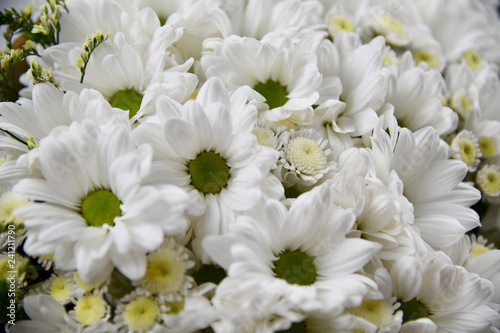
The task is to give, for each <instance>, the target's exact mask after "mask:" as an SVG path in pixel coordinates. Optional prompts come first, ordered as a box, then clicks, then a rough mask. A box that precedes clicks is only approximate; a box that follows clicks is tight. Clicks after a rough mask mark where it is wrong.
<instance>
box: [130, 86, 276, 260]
mask: <svg viewBox="0 0 500 333" xmlns="http://www.w3.org/2000/svg"><path fill="white" fill-rule="evenodd" d="M249 93H250V89H248V87H243V88H241V89H239V90H237V91H235V92H234V93H233V94H232V96H231V97H229V96H228V93H227V91H226V89H225V88H224V86H223V85H222V82H221V81H220V80H218V79H216V78H213V79H210V80H209V81H207V82H206V83H205V84H204V85H203V86H202V87H201V89H200V91H199V93H198V96H197V97H196V101H193V100H191V101H188V102H186V103H185V104H184V105H181V104H179V103H176V102H175V101H173V100H172V99H169V98H162V99H161V103H158V104H157V109H158V110H157V111H158V113H159V114H158V116H159V117H158V118H159V121H154V120H151V121H149V122H145V123H143V124H141V125H140V126H139V127H138V128H137V129H136V131H135V135H136V137H137V139H138V141H139V142H149V143H151V145H152V146H153V148H154V150H155V162H154V163H153V173H152V175H151V176H150V177H149V182H151V183H153V184H157V183H168V184H174V185H177V186H181V187H182V188H184V189H185V190H186V191H188V192H189V195H190V197H191V203H190V205H189V210H188V213H189V214H190V215H192V216H198V218H196V221H195V225H194V228H195V233H196V235H197V236H198V237H204V236H205V235H207V234H219V233H224V232H226V231H227V228H228V225H229V224H230V223H232V221H234V214H235V212H237V211H244V210H247V209H249V208H251V207H252V206H253V205H255V203H256V202H257V201H258V200H259V199H260V198H261V197H262V195H263V191H264V189H263V188H264V186H269V188H267V189H265V191H271V192H275V193H276V192H278V193H279V192H280V191H281V194H278V193H277V196H278V197H280V195H282V191H283V190H282V187H281V185H279V182H278V184H276V182H277V180H274V181H273V180H272V179H269V178H268V176H270V175H269V170H270V169H271V168H272V167H273V166H274V164H275V161H276V159H277V154H278V153H277V152H276V151H275V150H273V149H271V148H268V147H264V146H260V145H259V144H258V142H257V138H256V137H255V136H254V135H253V134H252V130H253V127H254V124H255V121H256V110H255V107H253V106H252V105H251V104H247V99H248V97H249ZM271 176H272V175H271ZM272 177H274V176H272ZM264 184H265V185H264ZM275 187H276V188H277V189H276V190H274V189H273V188H275ZM195 250H196V249H195Z"/></svg>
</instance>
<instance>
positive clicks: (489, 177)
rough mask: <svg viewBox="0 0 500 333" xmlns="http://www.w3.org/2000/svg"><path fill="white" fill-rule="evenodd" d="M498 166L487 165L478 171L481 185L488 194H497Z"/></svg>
mask: <svg viewBox="0 0 500 333" xmlns="http://www.w3.org/2000/svg"><path fill="white" fill-rule="evenodd" d="M499 169H500V168H495V167H492V166H487V167H485V168H483V169H482V170H481V172H480V177H479V178H480V181H481V186H482V187H483V188H485V189H486V190H487V191H488V193H489V194H492V195H498V193H500V170H499Z"/></svg>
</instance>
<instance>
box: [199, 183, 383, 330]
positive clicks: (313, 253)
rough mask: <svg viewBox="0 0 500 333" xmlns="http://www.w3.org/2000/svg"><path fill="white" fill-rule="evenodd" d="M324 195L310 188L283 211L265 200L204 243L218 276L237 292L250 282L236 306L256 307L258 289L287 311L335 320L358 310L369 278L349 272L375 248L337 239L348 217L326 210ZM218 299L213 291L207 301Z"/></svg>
mask: <svg viewBox="0 0 500 333" xmlns="http://www.w3.org/2000/svg"><path fill="white" fill-rule="evenodd" d="M331 195H332V192H331V191H330V188H329V187H328V186H325V185H322V186H319V187H316V188H314V189H313V190H311V191H309V192H307V193H305V194H302V195H301V196H299V197H298V198H297V199H296V200H295V201H294V202H293V204H292V206H291V208H290V210H289V211H288V210H287V208H286V207H285V206H284V204H283V203H281V202H278V201H276V200H267V201H266V202H264V203H262V206H260V207H256V209H254V210H252V211H251V212H249V213H248V214H247V215H245V216H241V217H239V218H238V220H237V223H235V224H234V225H233V226H232V228H231V231H230V232H229V233H226V234H224V235H221V236H209V237H207V238H205V240H204V241H203V243H202V244H203V247H204V249H205V251H206V252H207V253H208V254H209V255H210V257H211V258H212V260H213V261H214V262H216V263H217V264H219V265H220V266H222V267H223V268H224V269H225V270H226V271H227V272H228V277H227V278H226V279H228V280H229V281H231V280H234V281H236V282H238V283H240V282H241V287H240V288H246V283H245V282H244V281H248V280H251V281H255V282H256V283H255V286H254V287H253V288H255V289H254V291H253V292H249V293H247V294H248V295H246V297H245V298H241V299H238V300H237V301H238V302H241V303H242V304H243V303H247V305H248V302H250V303H251V302H258V299H259V297H257V298H255V299H253V300H252V298H253V296H255V295H259V294H260V292H261V291H264V292H267V293H269V295H280V296H282V297H283V301H284V303H285V304H286V305H287V308H285V309H284V310H286V312H287V313H296V312H297V311H298V312H299V313H304V314H306V315H307V313H308V312H321V313H329V314H331V315H335V314H339V313H341V312H342V311H343V309H344V307H349V306H357V305H359V300H360V299H359V297H360V296H362V295H363V294H366V293H367V292H368V291H369V289H370V288H371V287H372V286H373V281H372V280H370V279H369V278H366V277H364V276H362V275H358V274H357V273H356V272H357V271H358V270H359V269H361V268H362V267H363V266H364V265H365V264H366V263H367V262H368V261H369V260H370V259H371V258H372V257H373V256H374V254H375V253H376V252H377V251H378V250H380V248H381V246H380V245H379V244H376V243H373V242H369V241H366V240H362V239H355V238H346V237H345V235H346V233H347V232H348V231H349V230H350V229H351V228H352V226H353V224H354V215H353V214H352V213H350V212H349V211H347V210H344V209H342V208H333V206H332V205H331V200H332V198H331ZM312 226H313V227H312ZM228 283H229V282H228ZM238 283H233V286H234V288H233V290H232V293H233V295H238V294H240V290H239V288H238V287H237V285H238ZM227 292H230V291H227ZM226 296H227V295H226ZM218 297H219V293H218V292H217V290H216V294H215V296H214V302H217V301H216V300H217V298H218ZM245 308H247V306H245ZM245 308H240V309H241V311H244V310H245ZM257 308H258V307H257ZM257 311H258V309H257ZM252 315H253V314H252V313H250V314H249V316H252ZM290 315H291V314H290ZM257 316H259V314H257ZM250 318H251V317H250ZM267 320H270V318H267Z"/></svg>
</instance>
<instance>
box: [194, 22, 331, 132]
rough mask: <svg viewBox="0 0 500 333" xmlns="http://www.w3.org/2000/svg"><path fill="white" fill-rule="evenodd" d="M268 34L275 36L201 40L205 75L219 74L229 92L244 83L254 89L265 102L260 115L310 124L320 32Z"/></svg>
mask: <svg viewBox="0 0 500 333" xmlns="http://www.w3.org/2000/svg"><path fill="white" fill-rule="evenodd" d="M268 36H269V39H273V38H275V37H276V38H277V40H270V41H269V42H266V38H264V39H263V40H262V41H259V40H257V39H254V38H248V37H239V36H230V37H228V38H226V39H224V40H222V39H210V40H207V41H206V42H205V43H204V48H205V52H204V55H203V57H202V58H201V65H202V68H203V70H204V72H205V74H206V76H207V77H212V76H216V77H218V78H220V79H221V80H222V81H223V82H224V84H225V85H226V86H227V87H228V88H229V90H230V91H234V90H235V89H237V88H238V87H241V86H244V85H248V86H250V87H251V88H253V89H254V90H255V91H256V92H258V93H259V94H260V95H261V96H262V97H261V99H262V101H263V102H265V103H266V104H267V105H266V104H264V105H263V109H262V110H261V115H260V117H261V118H263V119H266V120H270V121H280V120H283V119H289V120H290V121H292V122H294V123H297V124H305V123H310V122H311V120H312V115H313V110H312V105H313V104H315V103H316V101H317V100H318V97H319V93H318V88H319V87H320V85H321V82H322V79H321V74H320V73H319V72H318V68H317V67H316V55H315V52H314V50H315V49H316V48H317V45H318V43H319V39H320V38H322V34H321V33H315V32H312V31H309V33H303V34H301V35H298V36H296V37H288V36H285V37H283V38H279V35H273V36H270V35H268ZM266 109H267V110H266Z"/></svg>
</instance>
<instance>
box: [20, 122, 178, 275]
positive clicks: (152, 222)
mask: <svg viewBox="0 0 500 333" xmlns="http://www.w3.org/2000/svg"><path fill="white" fill-rule="evenodd" d="M39 151H40V155H39V165H40V171H41V174H42V176H43V177H41V178H25V179H23V180H21V181H20V182H19V183H18V184H16V185H15V187H14V189H13V193H14V194H15V195H18V196H20V197H24V198H28V199H30V200H32V201H33V203H30V204H28V205H25V206H23V207H21V208H19V209H18V210H16V214H18V215H19V216H21V217H23V218H25V222H24V225H25V227H26V229H27V240H26V243H25V245H24V249H25V251H26V252H27V253H30V254H31V255H33V256H39V255H43V254H47V253H53V254H54V264H55V265H56V267H59V268H61V269H65V270H74V269H76V270H77V271H78V274H79V275H80V277H81V278H82V280H83V281H84V282H86V283H90V284H95V283H98V282H101V281H103V280H104V279H106V278H107V276H108V275H109V274H110V273H111V271H112V270H113V268H114V267H117V268H118V269H119V270H120V271H121V272H122V273H123V274H124V275H126V276H127V277H128V278H130V279H139V278H141V277H142V276H143V275H144V272H145V269H146V256H145V254H146V252H150V251H152V250H154V249H156V248H157V247H158V246H159V245H160V244H161V243H162V242H163V235H164V234H168V235H176V234H182V233H184V232H185V231H186V229H187V227H188V225H187V221H186V220H185V218H184V217H183V216H182V214H183V212H184V209H185V205H186V201H187V195H186V193H185V192H184V191H183V190H181V189H180V188H178V187H175V186H162V187H153V186H144V185H142V181H143V180H144V179H145V177H146V176H147V175H148V173H149V172H150V167H151V158H152V151H151V149H150V148H149V147H148V146H147V145H143V146H140V147H139V148H136V147H135V145H134V144H133V142H132V133H131V130H130V127H129V125H128V122H127V121H126V120H123V119H122V118H113V119H112V120H111V121H110V122H108V123H106V124H105V125H103V126H101V127H98V126H97V125H96V124H95V123H94V122H91V121H88V120H85V121H83V122H82V123H81V124H78V123H73V124H71V126H70V127H69V128H68V127H60V128H58V130H57V131H53V132H52V134H51V136H49V137H46V138H45V139H43V140H41V142H40V146H39ZM62 184H64V186H62Z"/></svg>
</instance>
